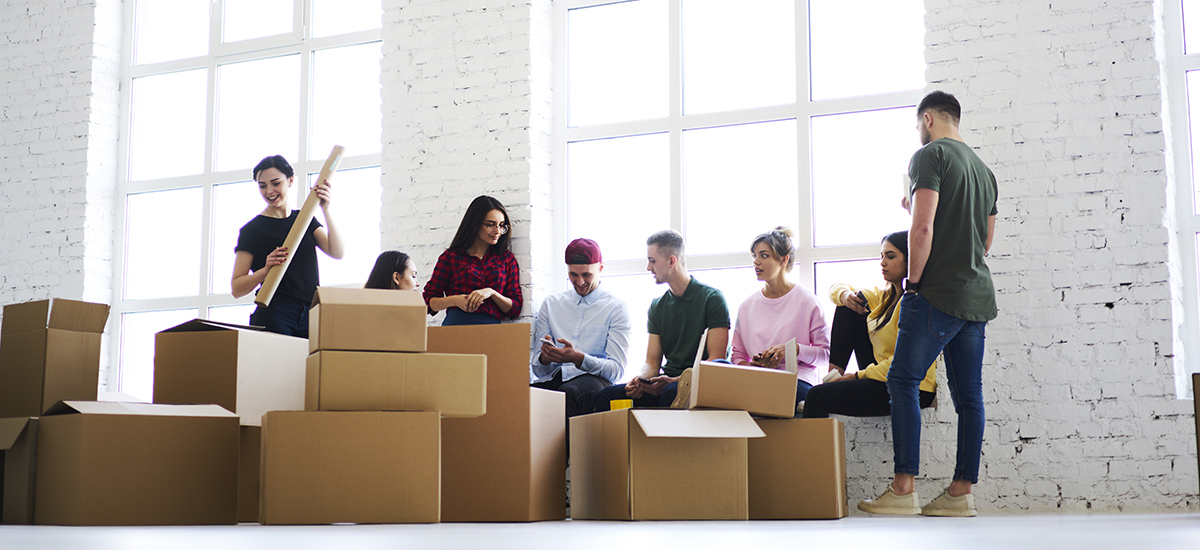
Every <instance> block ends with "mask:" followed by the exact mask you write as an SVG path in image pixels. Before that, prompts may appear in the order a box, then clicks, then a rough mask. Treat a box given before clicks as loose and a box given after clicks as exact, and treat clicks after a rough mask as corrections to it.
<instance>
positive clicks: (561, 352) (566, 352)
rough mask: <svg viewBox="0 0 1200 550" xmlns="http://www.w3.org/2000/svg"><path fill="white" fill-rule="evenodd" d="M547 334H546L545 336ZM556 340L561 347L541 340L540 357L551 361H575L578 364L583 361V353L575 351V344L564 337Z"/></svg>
mask: <svg viewBox="0 0 1200 550" xmlns="http://www.w3.org/2000/svg"><path fill="white" fill-rule="evenodd" d="M548 337H549V335H547V338H548ZM558 342H559V343H560V344H562V345H563V347H561V348H560V347H557V346H555V345H554V344H551V343H550V342H547V341H545V340H542V357H544V358H546V359H548V360H550V362H551V363H575V364H577V365H578V364H579V363H580V362H582V361H583V354H582V353H580V352H578V351H575V346H573V345H572V344H571V342H570V341H568V340H567V339H566V338H559V339H558Z"/></svg>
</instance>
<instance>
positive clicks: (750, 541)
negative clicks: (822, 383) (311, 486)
mask: <svg viewBox="0 0 1200 550" xmlns="http://www.w3.org/2000/svg"><path fill="white" fill-rule="evenodd" d="M26 548H37V549H39V550H55V549H64V550H65V549H71V550H92V549H95V550H108V549H113V550H115V549H121V550H140V549H161V548H170V549H190V548H196V549H205V550H235V549H241V548H246V549H251V548H253V549H263V548H287V549H289V550H290V549H308V548H312V549H321V550H332V549H338V548H353V549H355V550H371V549H376V548H379V549H384V548H387V549H392V548H439V549H443V548H444V549H460V548H461V549H472V550H475V549H488V548H521V549H543V548H545V549H555V550H558V549H570V550H577V549H591V548H595V549H602V550H621V549H634V548H684V549H687V550H694V549H697V548H739V549H740V548H755V549H757V548H780V549H783V548H812V549H828V550H843V549H866V550H898V549H904V548H921V549H928V550H940V549H946V550H953V549H970V550H993V549H995V550H1035V549H1043V548H1045V549H1054V550H1072V549H1076V548H1079V549H1086V550H1129V549H1139V550H1141V549H1144V550H1151V549H1152V550H1174V549H1187V550H1197V549H1200V514H1196V513H1181V514H1153V515H1142V514H1114V515H1101V514H1096V515H1004V516H983V517H977V518H965V519H959V518H954V519H950V518H924V517H905V518H888V517H862V516H852V517H849V518H846V519H842V520H837V521H754V522H701V521H696V522H639V523H621V522H595V521H558V522H544V523H528V524H453V523H443V524H436V525H334V526H313V527H275V526H271V527H266V526H260V525H239V526H236V527H234V526H230V527H48V526H36V527H28V526H11V525H3V526H0V549H3V550H15V549H26Z"/></svg>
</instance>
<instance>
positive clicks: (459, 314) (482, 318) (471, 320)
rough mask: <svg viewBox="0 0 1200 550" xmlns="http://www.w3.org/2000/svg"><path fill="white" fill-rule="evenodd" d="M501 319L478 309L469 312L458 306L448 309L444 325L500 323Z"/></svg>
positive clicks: (443, 320)
mask: <svg viewBox="0 0 1200 550" xmlns="http://www.w3.org/2000/svg"><path fill="white" fill-rule="evenodd" d="M498 324H500V320H499V319H497V318H495V317H492V316H491V315H488V314H486V313H480V312H478V311H476V312H474V313H469V312H466V311H463V310H461V309H458V308H456V307H452V308H447V309H446V318H445V319H442V326H443V327H452V326H456V325H498Z"/></svg>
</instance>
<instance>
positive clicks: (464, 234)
mask: <svg viewBox="0 0 1200 550" xmlns="http://www.w3.org/2000/svg"><path fill="white" fill-rule="evenodd" d="M492 210H499V211H500V213H501V214H504V224H505V225H507V226H508V231H506V232H505V233H504V234H503V235H500V240H498V241H496V244H494V245H492V246H491V251H492V253H493V254H498V253H500V252H508V247H509V244H510V243H511V242H512V222H511V221H509V219H508V210H505V209H504V205H503V204H500V201H498V200H496V199H494V198H492V197H489V196H487V195H480V196H478V197H475V200H473V201H471V206H468V207H467V212H466V213H465V214H463V219H462V223H460V224H458V232H457V233H455V234H454V240H452V241H450V246H449V250H452V251H454V252H458V253H459V254H466V253H467V249H468V248H471V245H473V244H475V237H477V236H478V235H479V228H480V226H482V225H483V219H484V218H486V217H487V214H488V212H491V211H492Z"/></svg>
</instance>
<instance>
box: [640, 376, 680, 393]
mask: <svg viewBox="0 0 1200 550" xmlns="http://www.w3.org/2000/svg"><path fill="white" fill-rule="evenodd" d="M634 380H637V378H634ZM677 380H679V378H678V377H676V378H671V377H670V376H667V375H665V374H663V375H659V376H655V377H654V378H651V379H650V384H642V383H641V382H638V384H641V387H642V390H643V391H645V392H646V393H648V394H650V395H662V392H663V390H665V389H667V384H670V383H671V382H675V381H677Z"/></svg>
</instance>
